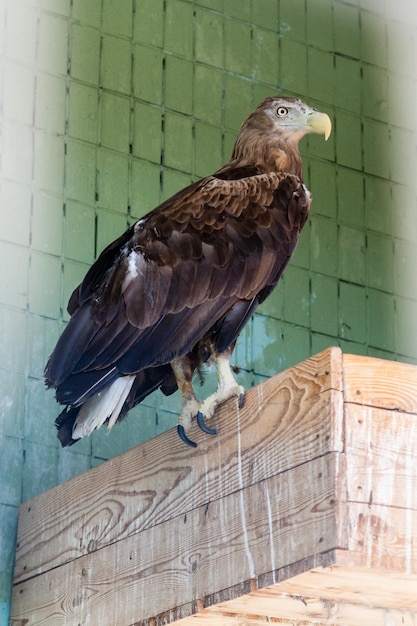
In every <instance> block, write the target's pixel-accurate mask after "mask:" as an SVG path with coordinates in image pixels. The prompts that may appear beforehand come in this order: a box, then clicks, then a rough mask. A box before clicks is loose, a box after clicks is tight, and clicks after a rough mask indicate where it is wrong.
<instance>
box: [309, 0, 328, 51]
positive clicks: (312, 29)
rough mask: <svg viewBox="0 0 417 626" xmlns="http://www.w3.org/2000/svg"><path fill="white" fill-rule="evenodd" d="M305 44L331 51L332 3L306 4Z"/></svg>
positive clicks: (323, 1)
mask: <svg viewBox="0 0 417 626" xmlns="http://www.w3.org/2000/svg"><path fill="white" fill-rule="evenodd" d="M306 18H307V43H308V44H309V45H310V46H314V47H316V48H321V49H324V50H333V1H332V0H321V1H320V2H307V4H306Z"/></svg>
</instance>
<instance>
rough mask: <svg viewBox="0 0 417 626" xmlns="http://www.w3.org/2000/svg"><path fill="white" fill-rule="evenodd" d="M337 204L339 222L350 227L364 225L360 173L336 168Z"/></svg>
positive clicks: (362, 180) (362, 186) (362, 190)
mask: <svg viewBox="0 0 417 626" xmlns="http://www.w3.org/2000/svg"><path fill="white" fill-rule="evenodd" d="M337 203H338V216H339V220H340V221H342V222H345V223H346V224H351V225H352V226H363V225H364V223H365V190H364V179H363V175H362V174H361V173H360V172H355V171H354V170H351V169H347V168H344V167H338V168H337Z"/></svg>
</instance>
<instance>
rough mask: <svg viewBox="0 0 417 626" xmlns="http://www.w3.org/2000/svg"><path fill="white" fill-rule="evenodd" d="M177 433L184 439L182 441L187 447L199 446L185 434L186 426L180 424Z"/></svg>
mask: <svg viewBox="0 0 417 626" xmlns="http://www.w3.org/2000/svg"><path fill="white" fill-rule="evenodd" d="M177 433H178V435H179V438H180V439H182V441H183V442H184V443H186V444H187V446H191V448H196V447H197V444H196V442H195V441H191V439H188V437H187V435H186V434H185V430H184V426H183V425H182V424H178V426H177Z"/></svg>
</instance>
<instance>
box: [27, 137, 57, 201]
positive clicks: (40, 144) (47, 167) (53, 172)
mask: <svg viewBox="0 0 417 626" xmlns="http://www.w3.org/2000/svg"><path fill="white" fill-rule="evenodd" d="M64 153H65V145H64V137H61V136H56V135H51V134H49V133H44V132H41V131H38V132H35V138H34V161H35V166H34V173H33V178H34V182H35V185H36V186H37V187H38V188H40V189H43V190H44V191H49V192H52V193H57V194H62V192H63V189H64Z"/></svg>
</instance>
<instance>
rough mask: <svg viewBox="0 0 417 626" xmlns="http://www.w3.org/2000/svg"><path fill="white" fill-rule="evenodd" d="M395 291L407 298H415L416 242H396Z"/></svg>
mask: <svg viewBox="0 0 417 626" xmlns="http://www.w3.org/2000/svg"><path fill="white" fill-rule="evenodd" d="M394 246H395V247H394V252H395V255H394V263H395V265H394V268H395V293H396V294H399V295H400V296H405V297H406V298H415V294H416V293H417V273H416V271H415V270H416V267H417V251H416V246H415V244H414V243H411V242H409V241H401V240H398V239H397V240H395V242H394Z"/></svg>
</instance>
